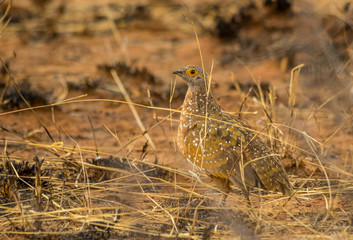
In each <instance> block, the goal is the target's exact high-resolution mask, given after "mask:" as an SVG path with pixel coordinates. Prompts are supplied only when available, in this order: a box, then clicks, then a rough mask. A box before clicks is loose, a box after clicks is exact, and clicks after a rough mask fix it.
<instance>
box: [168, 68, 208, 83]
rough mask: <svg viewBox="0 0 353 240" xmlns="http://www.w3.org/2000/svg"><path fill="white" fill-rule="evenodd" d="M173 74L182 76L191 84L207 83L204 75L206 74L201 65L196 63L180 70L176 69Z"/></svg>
mask: <svg viewBox="0 0 353 240" xmlns="http://www.w3.org/2000/svg"><path fill="white" fill-rule="evenodd" d="M173 74H176V75H178V76H180V77H181V78H183V79H184V80H186V81H187V82H188V84H190V85H200V84H205V83H204V77H205V76H206V74H205V73H204V72H203V70H202V68H201V67H199V66H196V65H188V66H186V67H183V68H180V69H178V70H174V71H173Z"/></svg>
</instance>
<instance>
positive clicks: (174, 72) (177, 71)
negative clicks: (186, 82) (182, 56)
mask: <svg viewBox="0 0 353 240" xmlns="http://www.w3.org/2000/svg"><path fill="white" fill-rule="evenodd" d="M182 73H183V71H182V70H180V69H178V70H174V71H173V74H176V75H179V76H180V75H181V74H182Z"/></svg>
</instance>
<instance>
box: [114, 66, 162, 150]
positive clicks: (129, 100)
mask: <svg viewBox="0 0 353 240" xmlns="http://www.w3.org/2000/svg"><path fill="white" fill-rule="evenodd" d="M110 74H111V75H112V77H113V79H114V81H115V83H116V85H118V88H119V89H120V91H121V93H122V94H123V95H124V98H125V100H126V102H127V104H128V105H129V108H130V110H131V112H132V114H133V115H134V117H135V120H136V122H137V125H138V126H139V127H140V129H141V131H142V133H143V134H144V136H145V138H146V139H147V140H148V142H149V143H150V145H151V147H152V148H153V149H156V145H154V143H153V141H152V139H151V137H150V135H149V134H148V132H147V131H146V128H145V127H144V125H143V123H142V121H141V118H140V116H139V115H138V113H137V111H136V108H135V106H134V105H132V104H131V103H132V101H131V98H130V96H129V94H128V93H127V91H126V89H125V87H124V85H123V83H122V82H121V80H120V78H119V76H118V73H117V72H116V71H115V69H112V70H110Z"/></svg>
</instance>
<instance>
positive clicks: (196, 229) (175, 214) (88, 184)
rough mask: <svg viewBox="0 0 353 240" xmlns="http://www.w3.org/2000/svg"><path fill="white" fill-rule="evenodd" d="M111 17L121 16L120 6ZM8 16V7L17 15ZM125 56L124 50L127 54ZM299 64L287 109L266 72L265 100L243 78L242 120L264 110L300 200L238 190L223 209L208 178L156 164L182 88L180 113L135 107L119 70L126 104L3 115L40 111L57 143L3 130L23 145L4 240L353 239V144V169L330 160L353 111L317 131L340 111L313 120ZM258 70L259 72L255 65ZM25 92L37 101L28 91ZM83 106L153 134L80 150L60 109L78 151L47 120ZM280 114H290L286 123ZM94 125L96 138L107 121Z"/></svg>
mask: <svg viewBox="0 0 353 240" xmlns="http://www.w3.org/2000/svg"><path fill="white" fill-rule="evenodd" d="M105 11H106V14H107V15H108V16H109V10H107V9H105ZM7 13H8V10H6V12H5V15H6V14H7ZM189 15H190V16H191V14H190V13H189ZM0 20H1V21H2V22H3V23H2V24H0V34H1V32H2V31H3V30H4V27H1V26H6V25H7V24H8V21H5V22H4V21H3V20H4V18H0ZM191 22H192V21H191ZM192 26H193V27H194V31H195V33H196V29H197V27H195V25H194V24H193V23H192ZM104 27H105V29H110V31H112V32H113V34H114V36H115V40H116V41H117V42H116V44H118V45H119V46H121V48H123V46H124V44H123V42H122V37H121V36H122V35H123V34H121V33H120V32H119V31H118V29H117V28H116V26H115V25H114V24H113V23H112V22H111V18H109V17H108V21H107V25H105V26H104ZM196 41H197V44H198V46H199V50H200V55H201V59H202V54H201V50H202V46H200V42H199V40H198V37H197V35H196ZM121 51H122V52H124V50H123V49H121ZM201 62H203V61H202V60H201ZM2 66H3V67H4V69H6V74H5V75H6V76H7V77H8V79H9V81H8V82H7V85H6V87H5V88H4V90H3V94H2V96H4V93H5V91H6V89H7V87H8V85H11V84H12V86H15V88H16V91H17V92H18V94H21V93H20V89H19V87H18V86H17V85H16V79H14V78H13V77H12V75H11V71H10V70H9V69H7V68H6V65H5V63H4V61H3V64H2ZM212 69H213V64H212ZM297 69H298V68H296V69H293V70H292V73H293V74H292V75H291V78H290V81H289V82H288V89H289V94H288V106H286V107H283V106H281V105H280V104H278V103H277V102H276V98H275V95H276V94H275V89H271V91H270V93H269V94H268V93H265V92H263V91H262V88H261V85H260V83H259V81H258V80H257V79H256V78H255V77H254V76H251V78H252V79H253V80H254V81H255V84H256V86H257V90H258V91H257V92H256V94H257V95H258V96H257V98H250V97H249V94H250V92H251V91H252V90H250V91H249V92H248V93H243V92H241V90H240V87H239V83H238V82H237V80H236V79H234V81H235V83H236V86H237V92H236V94H237V95H238V96H240V97H241V99H242V103H241V105H240V111H239V116H241V115H245V114H244V112H243V107H244V109H245V110H248V109H255V110H256V111H258V112H261V111H262V112H263V116H265V119H266V120H265V121H264V122H265V126H264V128H263V130H262V131H257V132H256V134H258V135H259V136H261V138H263V139H265V140H267V141H268V142H269V144H271V146H272V147H273V148H274V150H275V151H276V152H278V153H279V154H281V156H282V157H283V159H284V161H286V162H287V164H286V167H287V170H288V171H289V172H290V173H291V174H290V180H291V182H292V183H293V184H294V186H295V189H296V194H297V198H298V199H300V200H301V202H300V203H298V202H296V201H295V200H294V199H288V198H285V197H281V195H280V194H278V193H267V192H263V191H261V190H259V189H254V190H253V191H252V192H251V200H252V204H253V206H252V208H251V209H249V208H248V207H247V205H246V202H245V201H244V197H243V196H242V195H241V194H240V191H239V190H238V189H234V192H235V193H233V194H232V195H230V196H229V198H228V200H227V204H226V206H221V205H219V204H218V201H219V198H220V194H219V192H218V190H217V189H216V188H215V186H214V185H213V184H212V183H210V182H209V181H208V180H207V177H206V176H204V175H203V174H201V173H197V174H196V173H195V172H191V171H187V170H184V169H175V168H173V167H169V166H166V165H165V164H162V163H161V162H163V160H162V161H161V160H159V161H157V160H155V161H153V160H151V159H149V160H146V155H147V154H156V153H158V151H162V150H161V149H163V148H164V147H165V146H164V145H162V146H159V145H158V144H157V143H153V142H152V140H151V137H150V136H149V133H151V132H153V131H154V130H155V129H157V128H161V129H162V130H163V133H164V134H165V135H166V137H167V138H168V137H169V138H171V139H174V136H175V134H174V136H167V135H168V133H173V129H172V127H173V126H174V125H175V123H174V120H175V119H173V115H174V114H175V113H176V114H177V113H179V112H180V110H178V109H173V108H172V99H173V97H172V96H173V95H174V93H175V84H173V83H171V90H170V95H171V97H170V102H169V108H168V107H156V106H154V105H153V102H152V100H151V101H150V105H147V104H141V103H137V102H133V100H131V97H130V96H129V93H128V92H127V91H124V90H122V89H124V88H125V87H124V85H122V82H121V81H119V78H118V75H117V74H116V73H115V72H114V71H111V72H110V73H111V75H112V77H113V79H114V80H116V81H117V82H118V85H119V88H120V90H122V92H123V95H124V99H125V100H113V99H103V98H97V99H87V98H85V97H86V95H79V96H76V97H73V98H67V99H64V100H60V101H56V102H53V103H51V104H47V105H40V106H35V107H32V106H31V105H30V103H29V102H27V101H25V103H26V105H27V106H26V107H24V108H21V109H18V110H8V111H5V110H4V111H2V112H1V113H0V118H5V117H16V116H18V115H17V114H20V113H32V116H33V118H35V119H37V120H38V122H40V125H41V128H43V129H45V130H44V132H45V134H46V137H47V138H46V139H51V140H52V141H51V142H49V140H48V142H43V141H40V140H35V139H34V140H33V139H31V138H29V137H26V136H25V134H21V133H18V132H17V131H15V130H11V129H8V128H5V127H3V126H1V128H2V131H3V132H6V133H8V134H9V135H10V136H13V138H12V137H8V138H2V139H1V140H0V144H1V147H2V153H1V158H2V163H1V166H0V187H1V198H0V216H1V218H0V229H1V232H0V235H1V236H2V237H3V238H16V237H17V238H21V237H23V238H40V237H48V236H52V237H57V238H58V239H69V238H70V239H71V238H72V239H84V238H92V239H104V238H107V239H109V238H111V239H120V238H129V239H135V238H140V239H143V238H146V237H149V238H153V237H159V238H162V239H165V238H188V239H238V238H239V239H256V238H264V239H273V238H280V239H283V238H305V239H352V238H353V205H352V203H351V201H350V199H351V198H352V191H353V174H352V166H353V153H352V149H350V152H348V153H346V154H342V156H341V157H342V158H343V160H344V162H345V164H342V165H335V164H330V163H329V162H328V161H327V160H325V157H326V156H327V154H326V153H327V152H329V151H330V149H329V147H328V146H327V143H328V142H329V141H334V137H335V136H336V135H337V134H338V133H341V132H342V129H345V128H346V127H347V125H348V124H349V122H350V121H351V119H352V115H349V114H348V113H347V115H346V118H345V120H344V121H342V122H341V123H340V124H339V125H338V126H335V129H333V131H332V134H331V135H329V136H327V137H325V138H324V139H320V140H319V139H317V137H313V136H311V135H309V134H308V133H307V132H306V131H305V127H304V126H305V124H309V123H310V124H313V125H315V123H317V116H320V114H321V115H325V114H327V115H330V114H333V113H331V112H329V113H327V112H325V111H324V110H323V108H324V105H326V104H328V103H329V102H330V101H331V100H332V99H333V98H329V100H328V101H327V102H325V103H323V105H321V106H319V107H318V108H316V109H313V108H311V107H310V106H309V107H307V108H302V109H301V111H302V112H305V116H304V117H301V116H300V114H301V113H300V112H299V111H297V110H296V101H297V100H298V96H297V92H298V89H297V87H298V81H300V77H301V76H300V75H299V71H298V70H297ZM211 72H212V70H211ZM249 75H252V74H251V71H250V70H249ZM211 77H212V73H211V75H210V79H211ZM210 82H211V80H210ZM210 86H211V85H210V84H209V89H210ZM149 96H150V95H149ZM21 97H22V98H23V99H24V100H25V97H24V96H22V95H21ZM1 102H2V99H1ZM81 103H92V104H93V103H102V104H112V103H114V104H122V105H128V106H129V107H130V109H131V111H132V113H133V118H131V119H135V120H136V121H137V122H138V125H139V128H140V132H142V133H141V134H139V135H135V136H133V137H131V138H130V139H122V138H121V136H119V133H118V132H116V131H114V130H112V129H110V128H109V127H108V126H107V125H104V126H105V129H106V130H107V131H108V132H109V134H111V138H112V139H115V141H116V142H118V145H119V147H118V148H117V147H112V146H108V147H106V148H99V149H100V150H98V148H97V144H92V145H87V146H85V145H81V144H80V143H78V142H77V141H76V140H75V139H74V138H73V137H71V133H70V132H68V131H66V130H65V129H62V128H60V126H57V125H56V119H55V114H54V113H52V119H51V121H52V122H50V125H53V126H55V128H54V129H55V131H56V132H58V133H59V132H61V133H62V132H64V133H65V135H66V136H65V137H67V138H68V139H70V144H67V143H66V144H65V143H64V141H61V140H55V139H56V138H55V137H52V136H51V134H52V133H53V132H54V131H53V130H52V131H50V130H48V128H47V125H48V121H46V122H45V121H43V119H42V118H43V115H44V113H48V112H51V111H52V112H54V110H53V109H55V108H56V107H59V106H71V105H79V104H81ZM245 105H248V106H251V108H250V107H245ZM136 109H137V110H141V111H147V110H153V111H154V116H155V118H156V123H155V124H154V125H152V126H150V127H145V125H144V123H143V122H142V120H141V117H140V116H139V115H138V112H139V111H137V110H136ZM283 109H285V110H284V111H283ZM245 110H244V111H245ZM278 112H280V113H281V114H282V116H277V113H278ZM157 113H158V114H160V115H161V116H164V117H160V116H159V115H158V114H157ZM241 113H242V114H241ZM126 114H130V113H126ZM176 114H175V115H176ZM283 115H284V116H285V117H283ZM206 117H207V116H206ZM285 119H288V122H285ZM281 120H282V121H281ZM91 124H92V132H94V130H93V129H95V128H96V126H95V125H94V124H93V123H92V122H91ZM298 126H299V127H298ZM50 132H51V133H50ZM58 135H59V134H58ZM143 138H146V139H147V143H146V144H145V145H144V146H143V148H142V150H141V149H136V148H137V147H136V146H135V145H134V144H135V142H136V141H138V140H141V139H143ZM59 139H60V138H59ZM94 141H96V140H94ZM126 142H127V143H126ZM124 143H126V144H124ZM148 145H150V146H152V149H150V148H148ZM154 145H155V146H154ZM173 147H174V148H175V145H173ZM9 149H11V150H9ZM13 149H15V150H13ZM102 149H103V150H102ZM117 149H118V150H117ZM117 151H118V152H117ZM171 152H172V151H171ZM112 155H114V157H112ZM38 156H45V157H38ZM170 157H171V158H172V157H173V156H172V155H171V156H170Z"/></svg>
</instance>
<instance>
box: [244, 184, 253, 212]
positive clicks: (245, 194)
mask: <svg viewBox="0 0 353 240" xmlns="http://www.w3.org/2000/svg"><path fill="white" fill-rule="evenodd" d="M241 191H242V193H243V194H244V197H245V199H246V206H247V207H250V208H252V205H251V201H250V193H249V190H248V189H245V188H244V187H243V186H242V188H241Z"/></svg>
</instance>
